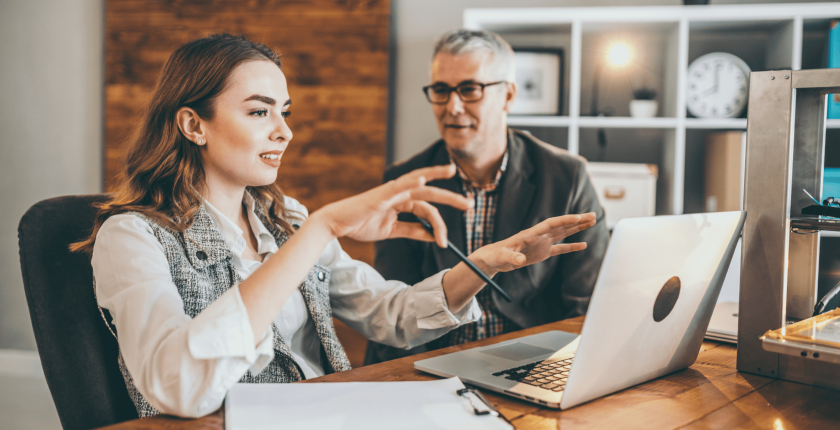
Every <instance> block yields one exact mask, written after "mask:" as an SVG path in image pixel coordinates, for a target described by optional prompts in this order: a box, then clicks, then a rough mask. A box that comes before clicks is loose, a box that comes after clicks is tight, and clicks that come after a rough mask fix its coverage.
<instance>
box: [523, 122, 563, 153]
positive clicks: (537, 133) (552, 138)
mask: <svg viewBox="0 0 840 430" xmlns="http://www.w3.org/2000/svg"><path fill="white" fill-rule="evenodd" d="M509 125H510V126H512V127H513V128H515V129H517V130H521V131H524V132H526V133H529V134H531V135H532V136H534V137H536V138H537V139H539V140H542V141H543V142H545V143H548V144H549V145H552V146H556V147H558V148H561V149H565V150H568V149H569V129H568V128H565V127H556V126H548V127H545V126H539V125H531V126H517V125H514V124H509Z"/></svg>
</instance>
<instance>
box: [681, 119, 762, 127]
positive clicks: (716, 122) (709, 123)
mask: <svg viewBox="0 0 840 430" xmlns="http://www.w3.org/2000/svg"><path fill="white" fill-rule="evenodd" d="M685 128H687V129H716V130H746V129H747V119H746V118H686V119H685Z"/></svg>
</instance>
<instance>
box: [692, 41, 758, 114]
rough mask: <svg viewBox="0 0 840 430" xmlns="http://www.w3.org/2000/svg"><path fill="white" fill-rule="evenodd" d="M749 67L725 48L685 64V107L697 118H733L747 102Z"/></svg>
mask: <svg viewBox="0 0 840 430" xmlns="http://www.w3.org/2000/svg"><path fill="white" fill-rule="evenodd" d="M749 76H750V67H749V66H747V63H744V61H743V60H741V59H740V58H738V57H736V56H734V55H732V54H727V53H724V52H715V53H711V54H706V55H704V56H702V57H700V58H698V59H696V60H694V62H693V63H691V66H689V67H688V76H687V77H688V79H687V82H688V92H687V94H688V98H687V99H686V102H687V107H688V111H689V112H691V114H693V115H694V116H696V117H699V118H735V117H737V116H739V115H741V112H742V111H743V110H744V107H745V106H746V105H747V81H748V79H749Z"/></svg>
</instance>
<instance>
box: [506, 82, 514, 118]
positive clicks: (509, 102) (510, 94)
mask: <svg viewBox="0 0 840 430" xmlns="http://www.w3.org/2000/svg"><path fill="white" fill-rule="evenodd" d="M505 87H507V90H506V93H505V112H508V113H510V110H511V108H513V101H514V100H516V91H517V88H516V82H508V83H507V84H505Z"/></svg>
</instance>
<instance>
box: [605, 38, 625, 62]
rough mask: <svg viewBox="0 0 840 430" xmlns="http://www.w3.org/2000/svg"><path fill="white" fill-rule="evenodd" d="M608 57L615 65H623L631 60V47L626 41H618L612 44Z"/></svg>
mask: <svg viewBox="0 0 840 430" xmlns="http://www.w3.org/2000/svg"><path fill="white" fill-rule="evenodd" d="M607 58H609V60H610V63H611V64H612V65H613V66H623V65H625V64H627V62H628V61H630V48H629V47H628V46H627V45H626V44H624V43H621V42H619V43H616V44H613V45H612V46H610V49H609V51H608V52H607Z"/></svg>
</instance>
